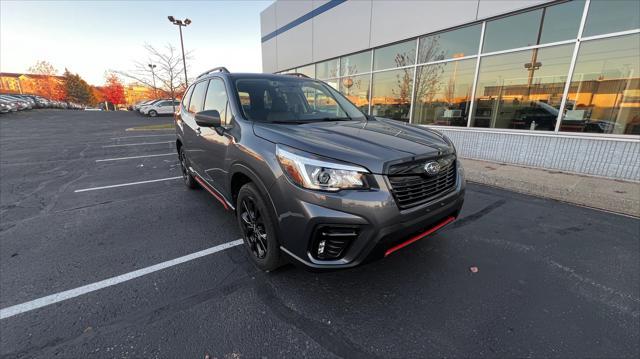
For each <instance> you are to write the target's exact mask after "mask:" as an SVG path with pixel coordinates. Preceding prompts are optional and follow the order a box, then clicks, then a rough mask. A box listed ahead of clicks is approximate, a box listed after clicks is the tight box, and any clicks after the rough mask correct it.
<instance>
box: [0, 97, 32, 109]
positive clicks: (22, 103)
mask: <svg viewBox="0 0 640 359" xmlns="http://www.w3.org/2000/svg"><path fill="white" fill-rule="evenodd" d="M0 99H1V100H5V101H8V102H11V103H13V104H15V106H16V108H17V109H18V111H22V110H30V109H31V108H32V106H31V104H30V103H29V102H28V101H26V100H23V99H21V98H18V97H14V96H11V95H0Z"/></svg>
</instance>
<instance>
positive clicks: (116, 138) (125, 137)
mask: <svg viewBox="0 0 640 359" xmlns="http://www.w3.org/2000/svg"><path fill="white" fill-rule="evenodd" d="M167 136H174V137H175V136H176V135H175V134H174V133H168V134H166V135H140V136H123V137H111V139H112V140H122V139H127V138H140V137H167Z"/></svg>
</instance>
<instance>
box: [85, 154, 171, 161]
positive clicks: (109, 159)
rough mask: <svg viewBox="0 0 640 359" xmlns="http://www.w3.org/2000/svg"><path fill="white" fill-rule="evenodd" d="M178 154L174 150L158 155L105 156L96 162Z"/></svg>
mask: <svg viewBox="0 0 640 359" xmlns="http://www.w3.org/2000/svg"><path fill="white" fill-rule="evenodd" d="M177 155H178V154H177V153H175V152H172V153H161V154H158V155H144V156H131V157H118V158H105V159H102V160H96V162H108V161H122V160H133V159H136V158H147V157H162V156H177Z"/></svg>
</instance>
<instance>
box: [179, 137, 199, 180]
mask: <svg viewBox="0 0 640 359" xmlns="http://www.w3.org/2000/svg"><path fill="white" fill-rule="evenodd" d="M178 159H179V160H180V170H181V172H182V182H184V184H185V186H187V187H188V188H190V189H195V188H197V187H198V182H196V180H195V178H193V175H192V174H191V173H190V172H189V160H188V159H187V155H186V154H185V153H184V146H181V147H180V151H179V152H178Z"/></svg>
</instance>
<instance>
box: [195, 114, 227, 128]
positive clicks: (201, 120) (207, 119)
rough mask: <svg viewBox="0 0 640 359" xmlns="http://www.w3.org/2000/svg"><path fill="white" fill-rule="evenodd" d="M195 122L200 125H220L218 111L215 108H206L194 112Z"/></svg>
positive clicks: (215, 126)
mask: <svg viewBox="0 0 640 359" xmlns="http://www.w3.org/2000/svg"><path fill="white" fill-rule="evenodd" d="M196 124H197V125H198V126H200V127H214V128H217V127H220V126H222V124H221V123H220V113H219V112H218V111H217V110H206V111H201V112H198V113H196Z"/></svg>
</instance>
